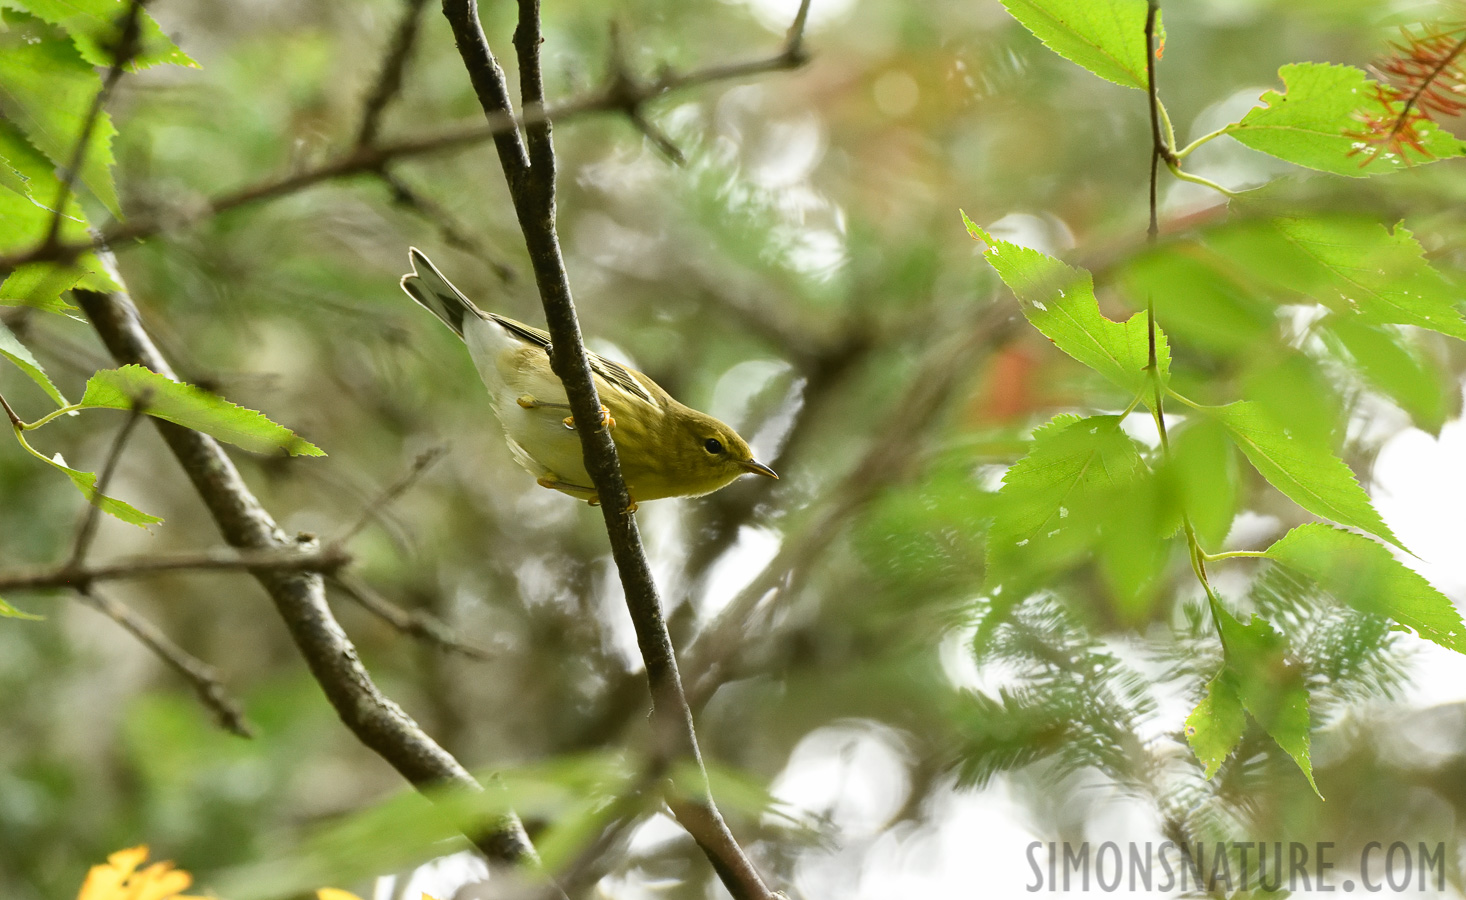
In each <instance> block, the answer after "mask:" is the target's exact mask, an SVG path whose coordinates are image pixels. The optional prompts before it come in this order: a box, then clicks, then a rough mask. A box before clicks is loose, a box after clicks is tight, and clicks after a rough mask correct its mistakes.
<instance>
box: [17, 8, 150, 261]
mask: <svg viewBox="0 0 1466 900" xmlns="http://www.w3.org/2000/svg"><path fill="white" fill-rule="evenodd" d="M146 5H147V0H132V2H130V3H129V4H128V5H127V12H125V13H123V15H122V19H121V21H120V24H121V27H120V28H119V29H118V34H117V45H116V46H115V47H113V48H112V65H111V66H110V67H109V68H108V69H107V74H106V75H104V76H103V77H102V87H101V88H100V89H99V90H98V91H97V93H96V96H94V97H92V105H91V107H90V108H88V109H87V113H86V116H85V117H84V118H83V119H82V122H81V133H80V134H78V135H77V137H76V144H75V145H73V146H72V148H71V158H70V159H69V160H67V162H66V167H65V168H63V169H62V170H61V172H60V173H59V174H60V176H61V179H60V180H61V186H60V188H58V190H57V193H56V205H55V207H54V208H53V209H52V210H51V224H50V225H49V226H48V227H47V229H46V237H45V239H44V240H43V241H42V242H41V244H42V246H45V247H54V246H56V244H57V240H58V238H60V236H61V222H62V221H63V220H64V219H65V218H66V203H67V201H69V200H70V199H71V192H72V190H73V189H74V188H75V187H76V180H77V179H78V178H79V177H81V166H82V163H83V162H85V161H86V155H87V144H89V143H91V140H92V132H93V131H95V130H96V128H97V121H98V120H99V119H100V118H101V117H102V110H104V109H106V107H107V101H108V99H110V98H111V96H112V90H113V88H115V87H117V82H118V81H120V80H121V79H122V73H123V71H124V70H125V69H126V68H127V64H128V63H129V62H131V61H132V58H133V57H134V56H136V55H137V51H138V38H139V36H140V25H141V20H142V11H143V7H144V6H146Z"/></svg>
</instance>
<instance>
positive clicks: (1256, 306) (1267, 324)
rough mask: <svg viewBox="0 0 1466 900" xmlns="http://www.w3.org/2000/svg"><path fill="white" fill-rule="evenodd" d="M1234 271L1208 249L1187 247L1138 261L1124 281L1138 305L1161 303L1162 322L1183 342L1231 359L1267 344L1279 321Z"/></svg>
mask: <svg viewBox="0 0 1466 900" xmlns="http://www.w3.org/2000/svg"><path fill="white" fill-rule="evenodd" d="M1228 268H1229V266H1227V265H1225V260H1218V259H1216V258H1215V256H1214V254H1211V253H1209V252H1208V251H1207V250H1206V249H1205V248H1203V247H1201V246H1199V245H1197V244H1195V243H1191V242H1184V243H1175V244H1170V245H1168V246H1164V247H1160V248H1158V249H1156V250H1153V251H1151V252H1149V253H1145V254H1143V255H1141V256H1139V257H1136V258H1135V259H1133V260H1131V261H1130V262H1129V263H1127V264H1126V266H1125V268H1124V270H1123V272H1122V273H1121V276H1120V277H1121V280H1122V281H1123V282H1124V284H1125V287H1126V290H1127V292H1128V293H1129V295H1130V297H1131V298H1132V299H1133V300H1134V301H1135V302H1136V303H1137V305H1144V302H1145V298H1146V297H1154V298H1155V305H1156V318H1158V319H1159V320H1160V321H1163V322H1165V323H1166V328H1167V330H1168V331H1169V332H1170V333H1171V334H1172V335H1173V336H1175V337H1176V338H1177V339H1178V340H1189V341H1191V342H1192V343H1193V344H1194V345H1195V346H1198V347H1202V348H1204V349H1207V350H1210V351H1213V352H1216V353H1227V354H1229V353H1237V352H1239V351H1243V350H1247V349H1250V348H1253V347H1256V346H1257V343H1258V341H1261V340H1266V339H1267V338H1268V336H1269V335H1270V334H1271V333H1272V332H1273V331H1274V329H1275V328H1276V316H1275V314H1274V309H1275V307H1274V306H1273V305H1272V304H1270V303H1268V302H1267V301H1266V299H1265V298H1263V297H1259V296H1258V295H1257V294H1256V292H1255V291H1253V290H1251V289H1249V288H1248V287H1247V286H1246V285H1245V284H1244V283H1242V282H1241V281H1240V280H1239V279H1237V278H1235V277H1233V275H1232V274H1231V273H1229V272H1228V271H1227V269H1228Z"/></svg>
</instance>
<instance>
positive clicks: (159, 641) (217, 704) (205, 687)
mask: <svg viewBox="0 0 1466 900" xmlns="http://www.w3.org/2000/svg"><path fill="white" fill-rule="evenodd" d="M78 596H79V597H80V598H81V601H82V602H83V603H85V604H86V605H88V606H90V607H91V608H92V609H95V610H96V611H97V612H100V613H101V614H102V615H104V616H106V617H107V618H109V619H111V620H112V621H114V622H116V623H117V624H118V625H121V626H122V627H123V628H124V629H126V630H127V632H128V633H129V634H131V635H132V636H133V637H135V638H137V639H138V641H139V642H140V643H142V645H143V646H145V647H147V648H148V649H149V650H151V651H153V653H154V655H156V656H157V657H158V658H159V659H161V660H162V661H163V662H164V663H166V664H167V665H168V667H169V668H170V669H172V670H173V671H175V672H177V673H178V674H179V675H182V676H183V677H184V678H186V679H187V680H188V682H189V684H191V685H193V689H194V693H196V694H198V696H199V700H200V702H202V703H203V704H204V706H206V707H208V709H209V711H210V712H212V713H213V714H214V718H215V719H216V720H217V721H218V723H219V725H220V727H222V728H224V729H225V730H227V731H229V732H231V733H233V734H236V735H239V736H240V737H243V738H248V737H254V731H253V730H252V729H251V728H250V726H249V722H248V721H246V720H245V718H244V710H243V709H241V708H240V706H239V703H238V701H236V700H235V699H234V698H233V697H231V696H230V695H229V692H228V691H227V690H226V689H225V687H224V682H223V681H221V680H220V678H219V670H218V669H215V668H214V667H213V666H211V665H209V664H208V663H206V662H204V661H203V660H201V659H199V658H198V657H197V656H194V655H193V654H192V653H189V652H188V651H187V650H184V649H183V648H182V647H180V646H178V645H177V644H175V643H173V640H172V639H171V638H169V637H168V635H166V634H164V633H163V632H162V630H161V629H159V628H158V626H156V625H154V624H153V623H152V622H150V621H148V620H147V619H145V618H143V617H142V616H140V615H138V613H137V612H136V611H135V610H134V609H133V608H132V607H130V606H128V605H126V604H124V603H122V602H120V601H118V600H113V599H112V598H111V597H108V596H107V595H105V594H99V593H97V592H96V591H92V590H84V591H81V592H80V593H79V594H78Z"/></svg>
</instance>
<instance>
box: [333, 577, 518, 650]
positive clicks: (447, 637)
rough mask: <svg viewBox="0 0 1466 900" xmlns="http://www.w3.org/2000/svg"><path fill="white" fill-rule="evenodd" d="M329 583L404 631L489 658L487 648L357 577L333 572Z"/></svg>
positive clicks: (433, 642) (359, 604) (423, 639)
mask: <svg viewBox="0 0 1466 900" xmlns="http://www.w3.org/2000/svg"><path fill="white" fill-rule="evenodd" d="M331 583H332V584H334V585H335V586H336V587H337V588H338V589H339V590H340V591H341V593H343V594H345V595H346V596H347V597H349V598H351V600H352V601H353V602H355V603H356V604H357V605H358V606H360V607H361V608H362V609H364V610H366V611H367V612H369V613H371V614H372V615H374V616H376V617H377V618H379V619H381V620H382V621H383V622H386V623H387V624H388V625H390V626H392V627H393V628H395V629H396V630H398V631H400V632H402V633H403V634H405V635H409V636H410V637H414V638H417V639H419V640H422V641H425V642H427V643H429V644H432V645H434V646H436V647H439V648H441V649H443V650H446V651H448V652H450V653H458V654H460V655H462V656H466V657H468V658H469V659H478V660H489V659H493V656H492V655H491V654H490V653H489V652H488V651H486V650H481V649H479V648H478V647H474V646H470V645H469V644H465V643H463V642H462V641H460V640H458V639H457V638H456V637H454V635H453V631H452V629H450V628H449V627H448V626H447V625H445V624H444V623H443V622H442V621H441V620H440V619H438V618H437V617H435V616H432V615H429V614H427V613H424V612H423V611H422V610H412V611H408V610H405V609H403V608H402V607H400V606H398V605H397V604H395V603H393V602H392V601H390V600H388V599H387V598H386V597H383V596H382V595H381V594H379V593H377V592H376V591H375V590H373V589H372V588H371V587H370V586H368V585H367V583H366V582H364V581H362V580H361V579H359V578H352V577H350V576H348V575H345V574H337V575H334V576H332V577H331Z"/></svg>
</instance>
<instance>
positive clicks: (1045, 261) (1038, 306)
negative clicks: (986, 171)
mask: <svg viewBox="0 0 1466 900" xmlns="http://www.w3.org/2000/svg"><path fill="white" fill-rule="evenodd" d="M964 218H965V217H964ZM969 225H970V223H969ZM971 227H972V228H973V229H974V231H973V234H974V236H975V237H977V238H978V239H979V240H981V241H983V242H984V243H986V244H987V245H988V246H987V250H985V251H984V252H983V256H984V258H986V259H987V261H988V263H989V264H990V265H991V266H992V267H993V269H994V270H996V271H997V273H998V277H1000V278H1002V279H1003V283H1004V284H1006V285H1007V286H1008V288H1009V289H1010V290H1011V291H1013V295H1014V296H1015V297H1017V298H1018V303H1019V306H1020V308H1022V310H1023V315H1024V316H1025V317H1027V319H1028V321H1029V322H1031V323H1032V324H1033V327H1035V328H1037V329H1038V330H1039V331H1040V332H1042V333H1043V335H1044V337H1046V338H1048V339H1049V340H1051V341H1053V342H1054V346H1056V347H1058V348H1059V349H1060V350H1063V351H1064V352H1065V353H1067V354H1069V355H1070V356H1072V357H1074V358H1075V359H1077V360H1078V361H1079V362H1081V363H1084V364H1085V365H1086V366H1089V367H1090V368H1091V369H1094V370H1095V371H1096V372H1098V373H1100V374H1101V375H1103V376H1105V377H1106V378H1108V379H1109V380H1110V381H1112V382H1114V383H1115V384H1116V385H1119V386H1120V387H1121V388H1124V389H1125V390H1126V391H1127V392H1129V393H1130V395H1131V396H1135V395H1139V394H1141V393H1142V392H1144V394H1145V396H1146V397H1147V398H1148V397H1149V391H1147V390H1146V388H1147V387H1148V385H1149V380H1150V375H1149V373H1148V372H1147V371H1146V369H1147V367H1148V366H1149V365H1150V334H1149V330H1148V327H1147V322H1146V318H1145V315H1144V313H1136V314H1135V315H1133V316H1131V317H1130V319H1129V320H1127V321H1125V322H1116V321H1114V320H1113V319H1108V318H1106V317H1105V315H1104V314H1103V313H1101V312H1100V308H1099V301H1098V300H1097V299H1095V295H1094V279H1093V278H1091V277H1090V274H1089V272H1087V271H1085V270H1084V269H1076V268H1074V267H1072V266H1069V265H1066V264H1065V263H1063V262H1061V261H1060V260H1057V259H1054V258H1053V257H1052V256H1047V255H1045V254H1043V253H1040V252H1038V251H1037V250H1031V249H1029V248H1027V247H1023V246H1021V245H1019V244H1013V243H1009V242H1008V241H1000V240H997V239H995V238H994V237H992V235H989V234H988V233H987V232H985V231H983V230H982V229H981V228H977V227H976V226H971ZM1156 365H1157V367H1158V368H1159V369H1160V377H1161V381H1162V383H1164V382H1165V381H1166V379H1167V378H1168V377H1169V375H1170V365H1171V352H1170V348H1169V346H1168V345H1167V343H1166V336H1165V334H1163V333H1162V332H1161V331H1160V329H1156Z"/></svg>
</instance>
